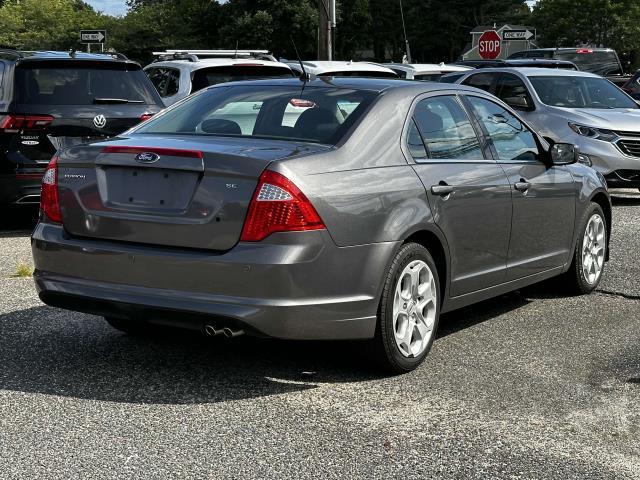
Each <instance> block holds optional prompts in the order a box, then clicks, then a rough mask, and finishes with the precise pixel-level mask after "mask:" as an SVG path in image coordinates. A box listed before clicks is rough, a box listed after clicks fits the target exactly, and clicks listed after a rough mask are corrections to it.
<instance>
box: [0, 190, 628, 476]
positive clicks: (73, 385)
mask: <svg viewBox="0 0 640 480" xmlns="http://www.w3.org/2000/svg"><path fill="white" fill-rule="evenodd" d="M638 212H640V195H639V194H637V193H636V194H634V193H633V192H629V193H628V194H627V195H617V196H616V200H615V211H614V236H613V238H612V259H611V262H610V263H609V264H608V266H607V270H606V274H605V277H604V279H603V282H602V286H601V288H600V290H599V291H598V292H597V293H595V294H593V295H590V296H588V297H573V298H562V297H559V296H558V295H557V294H556V293H555V292H554V290H553V287H552V285H550V284H546V285H542V286H536V287H531V288H527V289H525V290H523V291H519V292H514V293H511V294H509V295H505V296H503V297H500V298H498V299H495V300H491V301H487V302H484V303H482V304H480V305H476V306H474V307H472V308H467V309H464V310H461V311H458V312H454V313H452V314H449V315H446V316H444V317H443V318H442V320H441V326H440V332H439V336H438V338H437V340H436V342H435V343H434V347H433V350H432V352H431V354H430V355H429V357H428V359H427V361H426V362H425V364H424V365H423V366H422V367H421V368H420V369H418V370H417V371H415V372H413V373H411V374H408V375H404V376H400V377H393V378H381V377H379V376H377V375H376V373H375V371H372V370H371V369H370V368H369V367H368V365H367V364H366V361H365V360H363V357H362V355H361V354H362V349H361V348H360V346H359V345H358V344H353V343H291V342H279V341H265V340H262V341H260V340H255V339H248V338H240V339H238V341H234V342H229V341H225V340H220V341H218V339H213V340H212V339H205V338H201V337H198V336H194V335H191V334H157V335H155V336H153V337H150V338H134V337H127V336H125V335H122V334H120V333H118V332H116V331H113V330H112V329H110V328H109V327H108V326H106V325H105V324H104V322H103V321H102V320H101V319H99V318H97V317H92V316H89V315H83V314H77V313H71V312H66V311H62V310H57V309H53V308H50V307H45V306H44V305H42V304H41V303H40V302H39V300H38V298H37V296H36V294H35V291H34V288H33V285H32V281H31V279H24V278H11V277H10V275H12V274H13V273H14V272H15V265H16V264H17V263H18V262H20V261H23V262H24V261H30V258H29V241H28V230H27V229H28V228H29V225H28V224H27V225H24V224H21V223H20V222H17V224H10V225H8V226H7V227H6V228H5V230H4V231H3V232H1V233H0V262H1V263H0V277H1V278H0V365H1V369H0V472H2V474H1V477H2V478H25V479H27V478H28V479H31V478H71V477H73V478H89V477H90V478H167V477H171V478H212V479H221V478H383V477H389V478H397V477H402V478H432V477H438V478H464V479H467V478H482V479H484V478H504V479H519V478H522V479H535V478H558V479H563V480H566V479H568V478H569V479H573V478H594V479H605V478H611V479H632V478H640V442H639V441H638V439H639V438H640V329H639V328H638V327H639V326H640V286H639V285H638V280H637V279H638V278H639V276H640V264H639V262H638V261H637V258H638V251H639V249H640V238H639V236H638V232H639V229H638V219H640V213H638ZM16 230H17V231H16Z"/></svg>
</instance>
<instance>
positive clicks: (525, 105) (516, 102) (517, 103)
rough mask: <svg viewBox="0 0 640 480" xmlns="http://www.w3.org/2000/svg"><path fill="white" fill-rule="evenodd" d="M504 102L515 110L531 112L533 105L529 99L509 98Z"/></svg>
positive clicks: (521, 97)
mask: <svg viewBox="0 0 640 480" xmlns="http://www.w3.org/2000/svg"><path fill="white" fill-rule="evenodd" d="M502 100H503V101H504V103H506V104H507V105H509V106H510V107H511V108H513V109H514V110H531V105H530V104H529V99H528V98H527V97H523V96H518V97H507V98H503V99H502Z"/></svg>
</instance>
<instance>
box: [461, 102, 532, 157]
mask: <svg viewBox="0 0 640 480" xmlns="http://www.w3.org/2000/svg"><path fill="white" fill-rule="evenodd" d="M467 98H468V99H469V102H470V103H471V105H472V107H473V110H474V112H475V114H476V116H477V117H478V119H479V120H480V122H481V123H482V125H483V126H484V128H485V129H486V131H487V133H488V134H489V137H490V138H491V142H492V143H493V146H494V147H495V150H496V152H497V154H498V159H499V160H501V161H530V160H538V158H539V156H540V152H539V150H538V144H537V143H536V140H535V137H534V135H533V133H531V131H530V130H529V129H528V128H527V127H526V126H525V125H524V124H523V123H522V122H521V121H520V120H518V118H516V117H515V116H514V115H512V114H511V113H510V112H508V111H507V110H505V109H504V108H502V107H501V106H500V105H498V104H497V103H494V102H492V101H490V100H486V99H484V98H479V97H474V96H471V95H470V96H467Z"/></svg>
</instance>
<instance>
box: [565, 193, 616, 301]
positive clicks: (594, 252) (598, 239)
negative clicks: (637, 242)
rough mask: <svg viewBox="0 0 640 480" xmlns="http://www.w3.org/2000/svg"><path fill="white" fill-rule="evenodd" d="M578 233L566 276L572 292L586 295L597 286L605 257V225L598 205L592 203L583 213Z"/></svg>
mask: <svg viewBox="0 0 640 480" xmlns="http://www.w3.org/2000/svg"><path fill="white" fill-rule="evenodd" d="M579 232H580V234H579V235H578V240H577V242H576V247H575V253H574V256H573V263H572V264H571V268H570V269H569V271H568V272H567V276H568V280H569V282H570V283H569V285H570V287H571V290H572V291H573V292H575V293H577V294H587V293H591V292H592V291H593V290H595V289H596V287H597V286H598V285H599V283H600V279H601V278H602V272H603V270H604V264H605V259H606V257H607V224H606V220H605V216H604V213H603V211H602V208H601V207H600V205H598V204H597V203H592V204H591V205H590V207H589V208H588V209H587V210H586V211H585V214H584V215H583V217H582V221H581V222H580V230H579Z"/></svg>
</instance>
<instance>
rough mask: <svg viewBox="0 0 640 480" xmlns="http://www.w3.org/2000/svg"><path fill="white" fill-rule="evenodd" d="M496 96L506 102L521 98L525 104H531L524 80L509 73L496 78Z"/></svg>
mask: <svg viewBox="0 0 640 480" xmlns="http://www.w3.org/2000/svg"><path fill="white" fill-rule="evenodd" d="M496 96H497V97H498V98H500V99H501V100H503V101H504V102H506V103H507V104H510V103H513V101H514V100H516V99H522V100H524V101H525V102H526V104H527V105H529V106H531V105H533V102H532V101H531V97H530V96H529V91H528V90H527V87H526V86H525V84H524V82H523V81H522V80H520V79H519V78H518V77H517V76H515V75H513V74H511V73H505V74H503V75H502V76H501V77H500V78H499V79H498V83H497V87H496Z"/></svg>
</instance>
